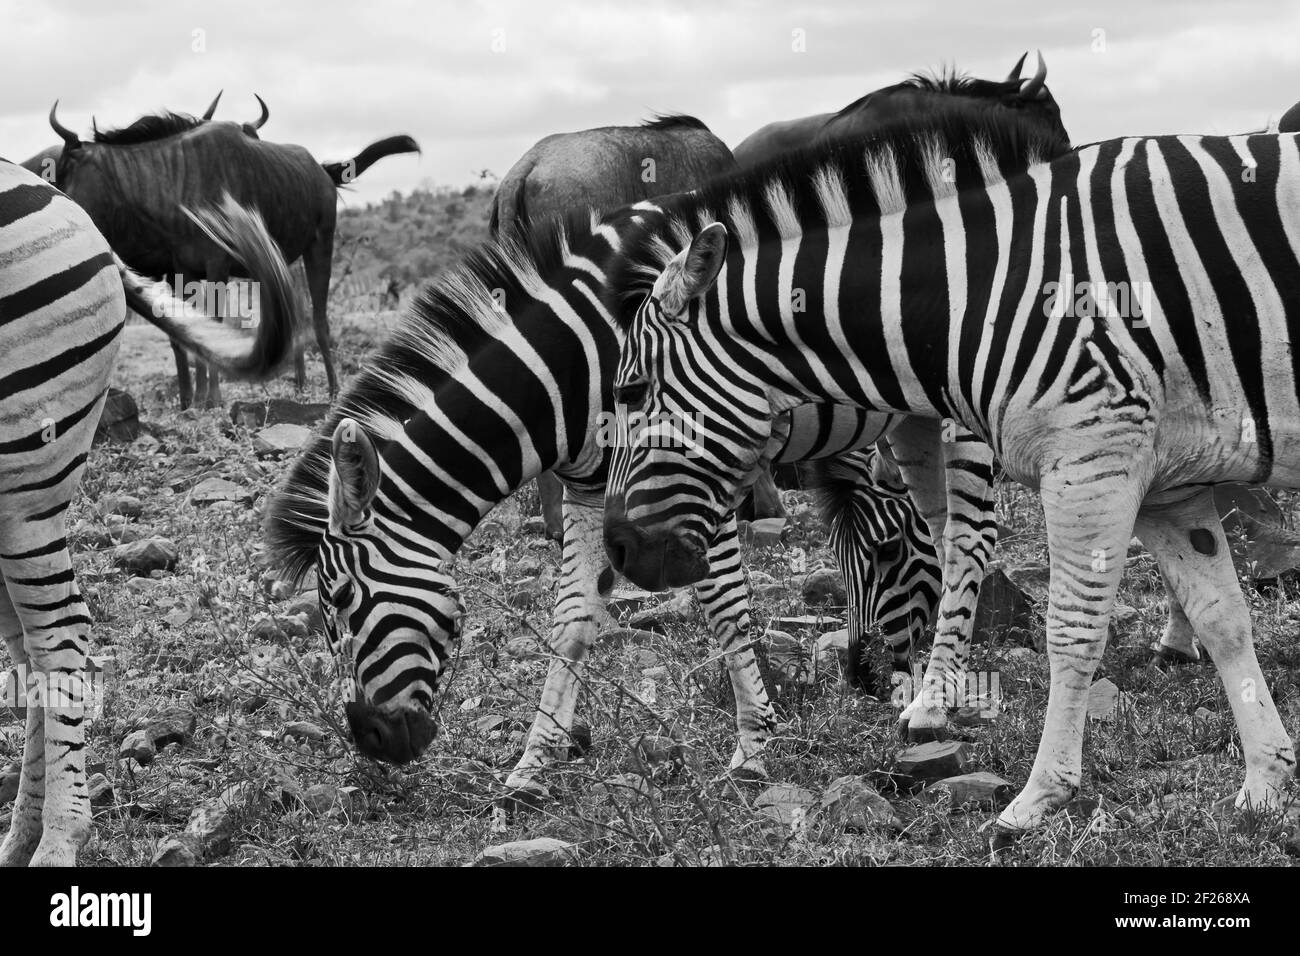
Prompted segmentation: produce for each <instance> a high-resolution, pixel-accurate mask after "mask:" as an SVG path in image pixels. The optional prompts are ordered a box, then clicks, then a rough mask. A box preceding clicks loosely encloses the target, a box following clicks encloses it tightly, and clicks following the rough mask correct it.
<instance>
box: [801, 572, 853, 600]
mask: <svg viewBox="0 0 1300 956" xmlns="http://www.w3.org/2000/svg"><path fill="white" fill-rule="evenodd" d="M848 600H849V597H848V593H847V592H846V591H845V590H844V582H843V581H841V580H840V573H839V572H838V571H835V570H832V569H831V568H819V569H818V570H816V571H813V572H812V573H810V574H809V575H808V576H807V577H805V578H804V579H803V603H804V604H807V605H808V606H809V607H821V606H824V605H828V604H829V605H833V606H835V607H844V605H846V604H847V603H848Z"/></svg>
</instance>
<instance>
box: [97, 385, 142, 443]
mask: <svg viewBox="0 0 1300 956" xmlns="http://www.w3.org/2000/svg"><path fill="white" fill-rule="evenodd" d="M139 437H140V409H139V407H138V406H137V405H136V403H135V399H134V398H132V397H131V396H130V395H129V394H128V393H127V392H124V391H122V390H121V389H120V388H110V389H109V390H108V398H107V399H105V400H104V411H103V412H101V413H100V416H99V424H97V425H96V426H95V438H94V443H95V444H96V445H98V444H99V443H100V442H103V441H113V442H133V441H135V440H136V439H137V438H139Z"/></svg>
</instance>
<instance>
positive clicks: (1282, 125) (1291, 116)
mask: <svg viewBox="0 0 1300 956" xmlns="http://www.w3.org/2000/svg"><path fill="white" fill-rule="evenodd" d="M1277 131H1278V132H1279V133H1300V103H1297V104H1296V105H1295V106H1293V107H1291V108H1290V109H1289V110H1287V111H1286V112H1285V113H1283V114H1282V118H1281V119H1280V120H1278V121H1277Z"/></svg>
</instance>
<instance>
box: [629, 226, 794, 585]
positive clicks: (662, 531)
mask: <svg viewBox="0 0 1300 956" xmlns="http://www.w3.org/2000/svg"><path fill="white" fill-rule="evenodd" d="M726 255H727V231H726V228H725V227H723V226H722V225H720V224H718V223H714V224H713V225H710V226H708V227H707V228H705V229H704V230H703V231H702V232H700V233H699V235H697V236H696V237H695V240H694V241H693V242H692V243H691V245H690V247H689V248H688V249H686V250H685V251H684V252H681V253H679V254H678V255H677V256H676V257H675V258H673V259H672V260H671V261H670V262H669V263H668V264H667V266H665V267H664V269H663V271H662V273H661V274H660V275H659V277H658V279H657V280H656V281H655V284H654V287H653V288H652V289H651V291H650V294H649V295H648V296H646V297H645V299H644V300H643V301H642V303H641V304H640V306H639V308H638V309H637V311H636V314H635V315H634V316H633V318H632V321H631V323H630V325H629V326H628V330H627V337H626V339H625V341H624V345H623V354H622V357H621V358H620V362H619V367H618V369H617V371H616V373H615V379H614V400H615V403H616V407H617V413H618V415H619V416H620V421H621V427H620V428H619V430H618V435H619V439H618V440H616V441H614V442H613V445H614V448H613V454H612V456H611V459H610V468H609V482H608V485H607V487H606V492H605V548H606V551H607V552H608V554H609V557H610V560H611V561H612V562H613V565H614V567H615V569H616V570H618V571H620V572H621V573H623V574H624V575H626V576H627V577H628V578H629V579H630V580H632V581H633V582H635V583H636V584H637V585H639V586H640V587H644V588H647V589H650V590H662V589H663V588H665V587H682V586H685V585H687V584H691V583H693V582H695V581H699V580H701V579H702V578H704V577H705V576H706V575H707V574H708V573H709V563H708V558H707V557H706V555H707V551H708V543H709V542H710V541H712V540H713V537H714V535H715V534H716V532H717V529H718V527H719V525H720V523H721V522H722V520H723V518H724V517H725V516H726V515H727V514H729V513H730V512H731V511H732V510H733V509H734V508H735V507H736V505H738V504H739V502H740V499H741V498H742V496H743V494H744V489H745V488H746V487H747V486H748V485H749V483H750V482H751V481H752V480H753V478H754V476H755V475H756V474H757V472H758V469H759V468H760V466H761V465H762V464H763V463H764V458H765V456H766V455H767V454H768V452H769V450H770V449H769V444H770V443H772V442H773V441H774V440H775V439H776V436H774V434H773V428H772V424H773V414H774V409H773V408H772V407H771V405H770V403H769V400H768V395H767V391H766V389H765V388H764V387H763V386H762V384H761V383H760V382H758V381H757V380H756V379H754V378H753V377H751V376H749V375H747V374H745V373H744V372H743V370H741V369H739V368H737V366H736V365H735V363H734V362H732V361H731V360H730V358H729V356H728V354H727V353H726V352H725V350H724V349H723V347H722V346H721V343H719V342H718V341H717V340H716V339H709V340H706V341H700V340H699V339H698V338H696V339H694V341H693V342H692V347H690V348H678V347H675V345H674V340H675V339H680V338H685V337H694V336H695V328H694V327H695V326H696V324H697V323H696V320H697V319H698V318H699V315H700V313H701V312H702V311H703V309H704V296H705V294H706V293H707V292H708V291H709V290H710V289H711V288H712V287H713V285H714V283H715V282H716V281H717V279H718V274H719V272H720V271H721V270H722V267H723V265H724V263H725V261H726ZM715 305H716V303H715ZM699 324H700V325H703V324H704V323H703V322H700V323H699ZM687 356H689V358H686V357H687ZM679 357H681V358H686V361H685V362H683V361H680V360H679ZM780 410H783V409H780ZM780 410H778V411H780Z"/></svg>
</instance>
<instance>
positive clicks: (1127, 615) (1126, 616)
mask: <svg viewBox="0 0 1300 956" xmlns="http://www.w3.org/2000/svg"><path fill="white" fill-rule="evenodd" d="M1137 618H1138V611H1137V608H1135V607H1130V606H1129V605H1127V604H1116V605H1115V606H1114V607H1113V608H1112V609H1111V612H1110V623H1111V625H1112V626H1113V625H1116V624H1118V625H1120V626H1122V627H1128V626H1129V625H1130V624H1132V623H1133V622H1134V621H1136V620H1137Z"/></svg>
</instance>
